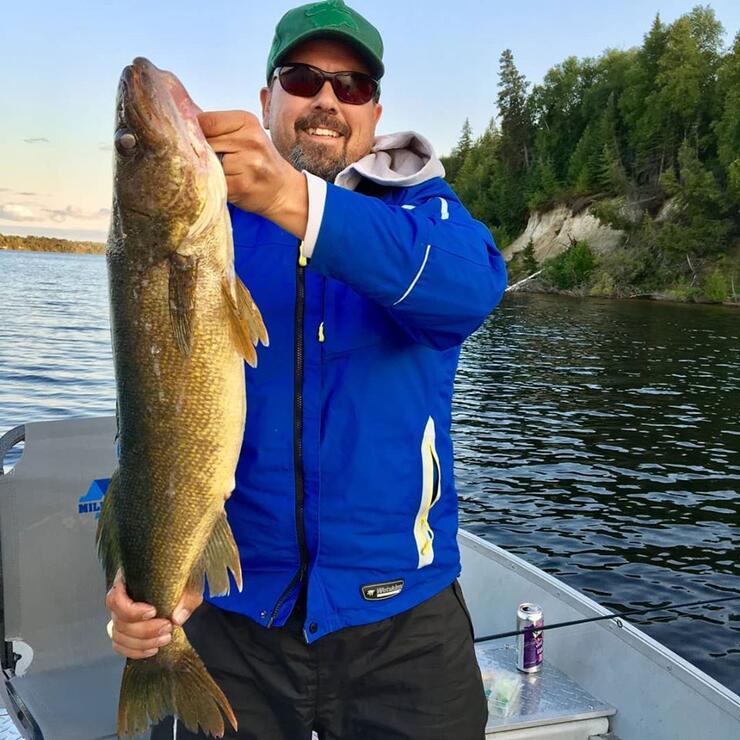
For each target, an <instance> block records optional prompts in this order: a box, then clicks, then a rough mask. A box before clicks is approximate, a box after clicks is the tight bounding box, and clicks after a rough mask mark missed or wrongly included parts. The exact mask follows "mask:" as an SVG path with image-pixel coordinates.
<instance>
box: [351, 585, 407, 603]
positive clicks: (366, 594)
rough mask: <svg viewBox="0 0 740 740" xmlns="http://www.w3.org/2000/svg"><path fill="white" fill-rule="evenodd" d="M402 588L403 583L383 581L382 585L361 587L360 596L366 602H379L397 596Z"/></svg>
mask: <svg viewBox="0 0 740 740" xmlns="http://www.w3.org/2000/svg"><path fill="white" fill-rule="evenodd" d="M402 588H403V581H385V582H384V583H370V584H368V585H367V586H361V587H360V589H361V591H362V596H363V598H364V599H365V600H366V601H380V600H381V599H390V598H391V596H398V594H400V593H401V589H402Z"/></svg>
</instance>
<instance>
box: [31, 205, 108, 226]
mask: <svg viewBox="0 0 740 740" xmlns="http://www.w3.org/2000/svg"><path fill="white" fill-rule="evenodd" d="M43 211H44V212H45V213H48V214H49V217H50V218H51V220H52V221H56V222H62V221H66V220H67V219H68V218H72V219H76V220H78V221H95V220H97V219H100V218H104V217H106V216H109V215H110V208H98V210H97V211H84V210H82V209H81V208H75V207H74V206H67V207H66V208H44V209H43Z"/></svg>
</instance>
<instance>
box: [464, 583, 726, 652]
mask: <svg viewBox="0 0 740 740" xmlns="http://www.w3.org/2000/svg"><path fill="white" fill-rule="evenodd" d="M733 599H740V594H735V596H723V597H722V598H720V599H708V600H705V601H687V602H685V603H683V604H670V605H669V606H651V607H648V608H647V609H629V610H627V611H624V612H620V613H618V614H602V615H600V616H598V617H588V618H587V619H573V620H571V621H569V622H556V623H555V624H545V625H543V626H542V627H537V629H536V631H537V632H540V631H541V630H554V629H558V627H572V626H573V625H574V624H586V623H587V622H600V621H601V620H603V619H620V618H621V617H628V616H632V615H633V614H647V613H648V612H664V611H671V610H673V609H684V608H686V607H689V606H704V605H705V604H719V603H720V602H721V601H732V600H733ZM532 631H533V627H527V628H526V629H523V630H512V631H511V632H499V633H498V634H495V635H485V636H484V637H476V638H475V640H473V642H487V641H488V640H498V639H500V638H502V637H516V635H525V634H527V633H529V632H532Z"/></svg>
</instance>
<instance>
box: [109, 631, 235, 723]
mask: <svg viewBox="0 0 740 740" xmlns="http://www.w3.org/2000/svg"><path fill="white" fill-rule="evenodd" d="M221 712H223V714H224V715H225V716H226V719H228V720H229V722H230V724H231V726H232V727H233V728H234V731H236V729H237V722H236V717H235V716H234V711H233V709H232V708H231V705H230V704H229V700H228V699H227V698H226V696H225V695H224V693H223V691H221V689H220V688H219V687H218V685H217V684H216V682H215V681H214V680H213V679H212V678H211V676H210V675H209V673H208V671H207V669H206V667H205V665H204V664H203V661H202V660H201V659H200V658H199V657H198V654H197V653H196V652H195V650H193V647H192V645H190V643H189V642H188V639H187V637H186V636H185V632H184V630H183V629H182V627H175V628H174V630H173V632H172V641H171V642H170V643H169V644H168V645H166V646H165V647H162V648H160V649H159V653H157V655H155V656H153V657H152V658H144V659H141V660H132V659H130V658H129V659H128V660H127V661H126V667H125V668H124V670H123V679H122V681H121V695H120V699H119V702H118V721H117V733H118V736H119V738H126V737H134V736H136V735H138V734H139V733H144V732H146V731H147V730H148V728H149V726H150V725H152V724H156V723H157V722H159V721H160V720H162V719H164V718H165V717H168V716H170V715H173V716H176V717H177V718H178V719H179V721H181V722H182V723H183V724H184V725H185V726H186V727H187V728H188V729H189V730H190V731H191V732H194V733H197V732H198V727H199V726H200V728H201V730H202V731H203V732H204V733H205V734H206V735H208V736H213V737H217V738H221V737H223V735H224V720H223V716H222V714H221Z"/></svg>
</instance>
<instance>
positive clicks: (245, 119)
mask: <svg viewBox="0 0 740 740" xmlns="http://www.w3.org/2000/svg"><path fill="white" fill-rule="evenodd" d="M198 123H199V124H200V127H201V129H202V130H203V133H204V134H205V136H206V138H207V139H211V138H213V137H216V136H224V135H225V134H233V133H234V132H235V131H238V130H239V129H240V128H243V127H245V126H253V125H254V124H255V123H256V124H259V121H258V120H257V117H256V116H254V115H253V114H251V113H247V111H245V110H213V111H206V112H205V113H200V114H199V115H198Z"/></svg>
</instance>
